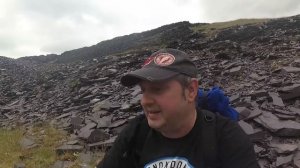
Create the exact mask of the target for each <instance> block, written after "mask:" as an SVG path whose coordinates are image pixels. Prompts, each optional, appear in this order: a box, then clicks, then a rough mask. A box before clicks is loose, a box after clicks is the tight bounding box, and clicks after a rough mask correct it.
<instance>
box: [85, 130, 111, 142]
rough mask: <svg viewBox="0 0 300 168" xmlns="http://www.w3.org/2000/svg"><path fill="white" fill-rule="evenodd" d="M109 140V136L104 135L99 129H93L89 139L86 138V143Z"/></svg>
mask: <svg viewBox="0 0 300 168" xmlns="http://www.w3.org/2000/svg"><path fill="white" fill-rule="evenodd" d="M108 138H109V134H107V133H105V132H104V131H102V130H100V129H95V130H93V131H92V132H91V133H90V135H89V137H87V142H88V143H95V142H99V141H104V140H106V139H108Z"/></svg>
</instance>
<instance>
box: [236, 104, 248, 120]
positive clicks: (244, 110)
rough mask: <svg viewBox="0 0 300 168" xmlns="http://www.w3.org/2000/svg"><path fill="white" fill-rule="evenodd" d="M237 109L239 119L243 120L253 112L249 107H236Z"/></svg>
mask: <svg viewBox="0 0 300 168" xmlns="http://www.w3.org/2000/svg"><path fill="white" fill-rule="evenodd" d="M235 110H236V111H237V112H238V113H239V119H240V120H243V119H245V118H247V117H248V116H249V115H250V114H251V110H250V109H248V108H247V107H236V108H235Z"/></svg>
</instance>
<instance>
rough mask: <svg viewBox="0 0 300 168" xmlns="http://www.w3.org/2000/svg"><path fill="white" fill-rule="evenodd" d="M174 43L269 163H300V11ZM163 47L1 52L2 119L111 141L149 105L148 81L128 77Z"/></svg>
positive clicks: (5, 123) (266, 166)
mask: <svg viewBox="0 0 300 168" xmlns="http://www.w3.org/2000/svg"><path fill="white" fill-rule="evenodd" d="M200 34H201V32H200ZM167 47H171V48H179V49H181V50H184V51H186V52H187V53H188V54H189V55H190V56H191V58H192V60H193V61H194V62H195V63H196V65H197V67H198V69H199V81H200V87H204V88H210V87H212V86H215V85H217V86H220V87H222V88H223V89H224V90H225V92H226V94H227V95H228V96H229V97H230V102H231V104H232V105H233V106H234V107H235V108H236V109H237V111H238V112H239V113H240V121H239V124H240V125H241V127H242V128H243V129H244V130H245V132H246V133H247V134H248V135H249V136H250V138H251V139H252V141H253V143H254V144H255V146H254V147H255V152H256V154H257V157H258V159H259V164H260V166H261V167H263V168H274V167H291V168H293V167H300V142H299V141H300V140H299V136H300V122H299V121H300V120H299V119H300V117H299V115H300V16H295V17H290V18H282V19H274V20H271V21H268V22H265V23H261V24H251V25H244V26H235V27H231V28H227V29H224V30H220V31H217V32H216V33H215V34H214V36H210V37H205V34H202V35H199V34H198V35H195V36H189V38H188V39H185V40H177V41H176V40H175V41H172V42H170V43H168V46H167ZM156 49H158V48H155V47H154V48H143V49H140V50H128V51H126V52H121V53H119V54H113V55H107V56H103V57H101V58H95V59H93V60H89V61H77V62H73V63H68V64H58V63H49V62H47V63H41V62H37V61H34V60H33V59H30V60H26V59H17V60H13V59H9V58H6V57H0V86H1V87H0V126H2V127H6V128H7V127H15V126H16V125H23V126H24V127H27V126H30V125H32V124H33V123H38V122H50V123H51V124H53V125H56V126H57V127H59V128H62V129H64V130H67V131H68V132H69V133H70V137H71V138H70V141H69V142H66V143H65V144H64V145H63V146H61V147H59V148H58V149H57V151H58V153H59V152H61V151H79V152H83V151H85V152H89V153H90V152H95V151H99V150H103V149H106V148H108V147H110V146H111V144H112V143H113V141H114V139H115V137H116V136H117V135H118V134H119V132H120V131H121V130H122V128H124V126H125V125H126V124H127V122H128V121H129V120H130V119H132V118H133V117H135V116H137V115H139V114H141V113H142V109H141V107H140V105H139V98H140V96H141V92H140V89H139V88H138V87H133V88H125V87H123V86H121V85H120V77H121V76H122V75H123V74H125V73H126V72H128V71H131V70H134V69H136V68H138V67H140V66H141V65H142V63H143V61H144V60H145V58H146V57H147V56H148V55H149V54H150V53H152V52H153V51H155V50H156ZM27 142H28V141H27ZM28 143H29V144H31V142H30V141H29V142H28ZM31 145H33V144H31ZM55 164H56V165H57V167H62V166H61V165H63V164H64V163H63V161H58V162H57V163H55ZM54 167H55V166H54Z"/></svg>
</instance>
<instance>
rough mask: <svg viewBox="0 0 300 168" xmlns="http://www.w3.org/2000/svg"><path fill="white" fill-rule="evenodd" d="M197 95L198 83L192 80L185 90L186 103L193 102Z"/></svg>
mask: <svg viewBox="0 0 300 168" xmlns="http://www.w3.org/2000/svg"><path fill="white" fill-rule="evenodd" d="M197 94H198V81H197V79H194V78H192V80H191V82H190V84H189V86H188V88H187V96H186V98H187V100H188V102H194V101H195V98H196V96H197Z"/></svg>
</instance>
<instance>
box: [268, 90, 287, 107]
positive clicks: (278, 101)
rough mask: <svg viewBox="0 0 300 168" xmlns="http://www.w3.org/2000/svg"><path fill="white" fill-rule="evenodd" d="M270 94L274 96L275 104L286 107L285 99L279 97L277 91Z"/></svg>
mask: <svg viewBox="0 0 300 168" xmlns="http://www.w3.org/2000/svg"><path fill="white" fill-rule="evenodd" d="M269 95H270V96H271V97H272V99H273V104H274V105H275V106H280V107H284V104H283V101H282V99H281V98H280V97H279V95H278V94H277V93H275V92H269Z"/></svg>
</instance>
